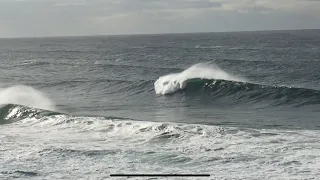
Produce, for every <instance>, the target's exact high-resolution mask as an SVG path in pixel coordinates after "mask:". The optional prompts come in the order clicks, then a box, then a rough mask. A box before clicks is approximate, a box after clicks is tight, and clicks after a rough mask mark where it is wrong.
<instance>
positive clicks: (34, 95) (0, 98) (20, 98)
mask: <svg viewBox="0 0 320 180" xmlns="http://www.w3.org/2000/svg"><path fill="white" fill-rule="evenodd" d="M5 104H17V105H23V106H28V107H34V108H39V109H46V110H52V111H53V110H55V109H56V108H55V105H54V103H53V102H52V101H51V100H50V99H49V98H48V97H46V96H45V95H44V94H43V93H42V92H40V91H39V90H36V89H34V88H32V87H30V86H25V85H16V86H12V87H8V88H3V89H0V105H5Z"/></svg>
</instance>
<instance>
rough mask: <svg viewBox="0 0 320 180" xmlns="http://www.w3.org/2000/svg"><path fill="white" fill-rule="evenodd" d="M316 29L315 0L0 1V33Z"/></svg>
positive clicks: (319, 1) (318, 10) (318, 8)
mask: <svg viewBox="0 0 320 180" xmlns="http://www.w3.org/2000/svg"><path fill="white" fill-rule="evenodd" d="M319 28H320V0H0V37H30V36H32V37H33V36H70V35H72V36H79V35H108V34H137V33H138V34H145V33H179V32H182V33H183V32H215V31H243V30H270V29H319Z"/></svg>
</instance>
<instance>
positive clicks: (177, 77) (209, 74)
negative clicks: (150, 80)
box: [154, 63, 245, 95]
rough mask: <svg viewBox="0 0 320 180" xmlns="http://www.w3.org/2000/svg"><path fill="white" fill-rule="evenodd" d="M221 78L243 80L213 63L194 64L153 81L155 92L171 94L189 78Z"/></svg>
mask: <svg viewBox="0 0 320 180" xmlns="http://www.w3.org/2000/svg"><path fill="white" fill-rule="evenodd" d="M195 78H200V79H223V80H231V81H245V80H244V79H243V78H239V77H236V76H233V75H231V74H229V73H227V72H225V71H223V70H222V69H220V68H219V67H218V66H217V65H214V64H204V63H199V64H195V65H193V66H191V67H189V68H188V69H186V70H184V71H182V72H181V73H176V74H169V75H166V76H162V77H160V78H159V79H158V80H157V81H156V82H155V83H154V88H155V91H156V94H161V95H165V94H172V93H175V92H177V91H179V90H182V89H184V88H185V87H186V85H187V84H188V83H187V81H188V80H190V79H195Z"/></svg>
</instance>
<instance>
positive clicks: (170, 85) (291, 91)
mask: <svg viewBox="0 0 320 180" xmlns="http://www.w3.org/2000/svg"><path fill="white" fill-rule="evenodd" d="M154 88H155V92H156V94H159V95H170V94H174V93H177V92H182V93H185V94H186V95H191V94H192V95H199V96H202V95H210V97H209V98H230V99H233V100H234V102H235V103H238V102H259V101H272V103H271V105H294V106H304V105H311V104H320V91H319V90H314V89H306V88H296V87H287V86H276V85H262V84H255V83H250V82H248V81H246V80H245V79H244V78H239V77H236V76H233V75H231V74H229V73H227V72H225V71H223V70H221V69H220V68H219V67H217V66H212V65H205V64H196V65H194V66H191V67H190V68H188V69H186V70H184V71H183V72H181V73H176V74H169V75H166V76H162V77H160V78H159V79H158V80H157V81H156V82H155V83H154Z"/></svg>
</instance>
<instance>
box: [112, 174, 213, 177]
mask: <svg viewBox="0 0 320 180" xmlns="http://www.w3.org/2000/svg"><path fill="white" fill-rule="evenodd" d="M110 176H111V177H164V176H165V177H208V176H210V174H110Z"/></svg>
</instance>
